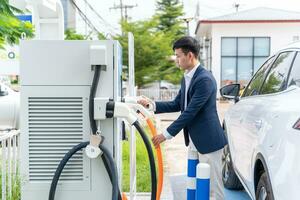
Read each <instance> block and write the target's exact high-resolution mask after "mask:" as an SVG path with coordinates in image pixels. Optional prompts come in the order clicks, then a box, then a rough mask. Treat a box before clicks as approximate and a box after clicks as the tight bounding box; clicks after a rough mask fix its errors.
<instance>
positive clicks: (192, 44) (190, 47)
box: [173, 36, 200, 58]
mask: <svg viewBox="0 0 300 200" xmlns="http://www.w3.org/2000/svg"><path fill="white" fill-rule="evenodd" d="M179 48H180V49H182V51H183V53H184V54H185V55H186V54H187V53H188V52H192V53H193V54H194V55H195V57H196V58H198V55H199V51H200V44H199V42H198V40H196V39H195V38H193V37H190V36H184V37H182V38H180V39H178V40H177V41H176V42H175V43H174V44H173V50H174V51H175V49H179Z"/></svg>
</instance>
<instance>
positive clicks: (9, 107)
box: [0, 82, 20, 131]
mask: <svg viewBox="0 0 300 200" xmlns="http://www.w3.org/2000/svg"><path fill="white" fill-rule="evenodd" d="M19 105H20V94H19V92H15V91H14V90H12V89H11V88H9V87H8V86H7V85H5V84H3V83H1V82H0V131H1V130H4V129H18V128H19V110H20V108H19V107H20V106H19Z"/></svg>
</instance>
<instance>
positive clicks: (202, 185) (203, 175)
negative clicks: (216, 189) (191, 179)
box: [196, 163, 210, 200]
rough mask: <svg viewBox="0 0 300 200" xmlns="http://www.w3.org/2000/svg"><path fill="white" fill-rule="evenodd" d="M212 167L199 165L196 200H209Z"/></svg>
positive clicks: (205, 164) (203, 164)
mask: <svg viewBox="0 0 300 200" xmlns="http://www.w3.org/2000/svg"><path fill="white" fill-rule="evenodd" d="M209 191H210V166H209V164H207V163H199V164H198V165H197V181H196V200H209V194H210V192H209Z"/></svg>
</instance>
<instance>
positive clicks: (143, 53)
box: [115, 0, 185, 86]
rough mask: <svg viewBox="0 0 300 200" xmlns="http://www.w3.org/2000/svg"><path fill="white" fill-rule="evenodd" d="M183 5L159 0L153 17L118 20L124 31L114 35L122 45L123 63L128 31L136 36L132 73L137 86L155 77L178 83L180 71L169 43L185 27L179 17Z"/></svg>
mask: <svg viewBox="0 0 300 200" xmlns="http://www.w3.org/2000/svg"><path fill="white" fill-rule="evenodd" d="M183 14H184V13H183V6H182V4H180V3H179V2H178V1H177V0H159V1H158V2H157V10H156V14H155V15H154V17H152V18H151V19H149V20H146V21H138V22H126V21H123V22H121V25H122V32H123V33H124V34H123V35H119V36H117V37H115V39H117V40H119V41H120V42H121V44H122V47H123V55H124V59H123V61H124V64H125V65H128V60H127V59H128V52H127V48H128V46H127V39H128V38H127V37H128V35H127V34H126V33H127V32H132V33H133V35H134V38H135V77H136V83H137V85H138V86H143V85H145V84H147V83H150V82H153V81H156V80H167V81H169V82H171V83H174V84H178V83H179V82H180V79H181V78H182V72H181V71H180V69H179V68H178V67H177V66H176V65H175V62H174V60H171V56H172V55H173V54H174V52H173V50H172V44H173V42H174V41H175V40H177V39H178V38H180V37H182V36H183V35H184V33H185V28H184V27H183V23H182V21H181V20H180V17H182V16H183Z"/></svg>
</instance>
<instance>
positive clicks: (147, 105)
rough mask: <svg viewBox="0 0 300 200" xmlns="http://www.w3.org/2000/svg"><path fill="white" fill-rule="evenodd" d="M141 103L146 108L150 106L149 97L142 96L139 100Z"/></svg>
mask: <svg viewBox="0 0 300 200" xmlns="http://www.w3.org/2000/svg"><path fill="white" fill-rule="evenodd" d="M137 102H138V103H139V104H141V105H142V106H144V107H145V108H149V105H150V103H151V102H150V100H149V99H148V98H147V97H144V96H140V98H139V100H138V101H137Z"/></svg>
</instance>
